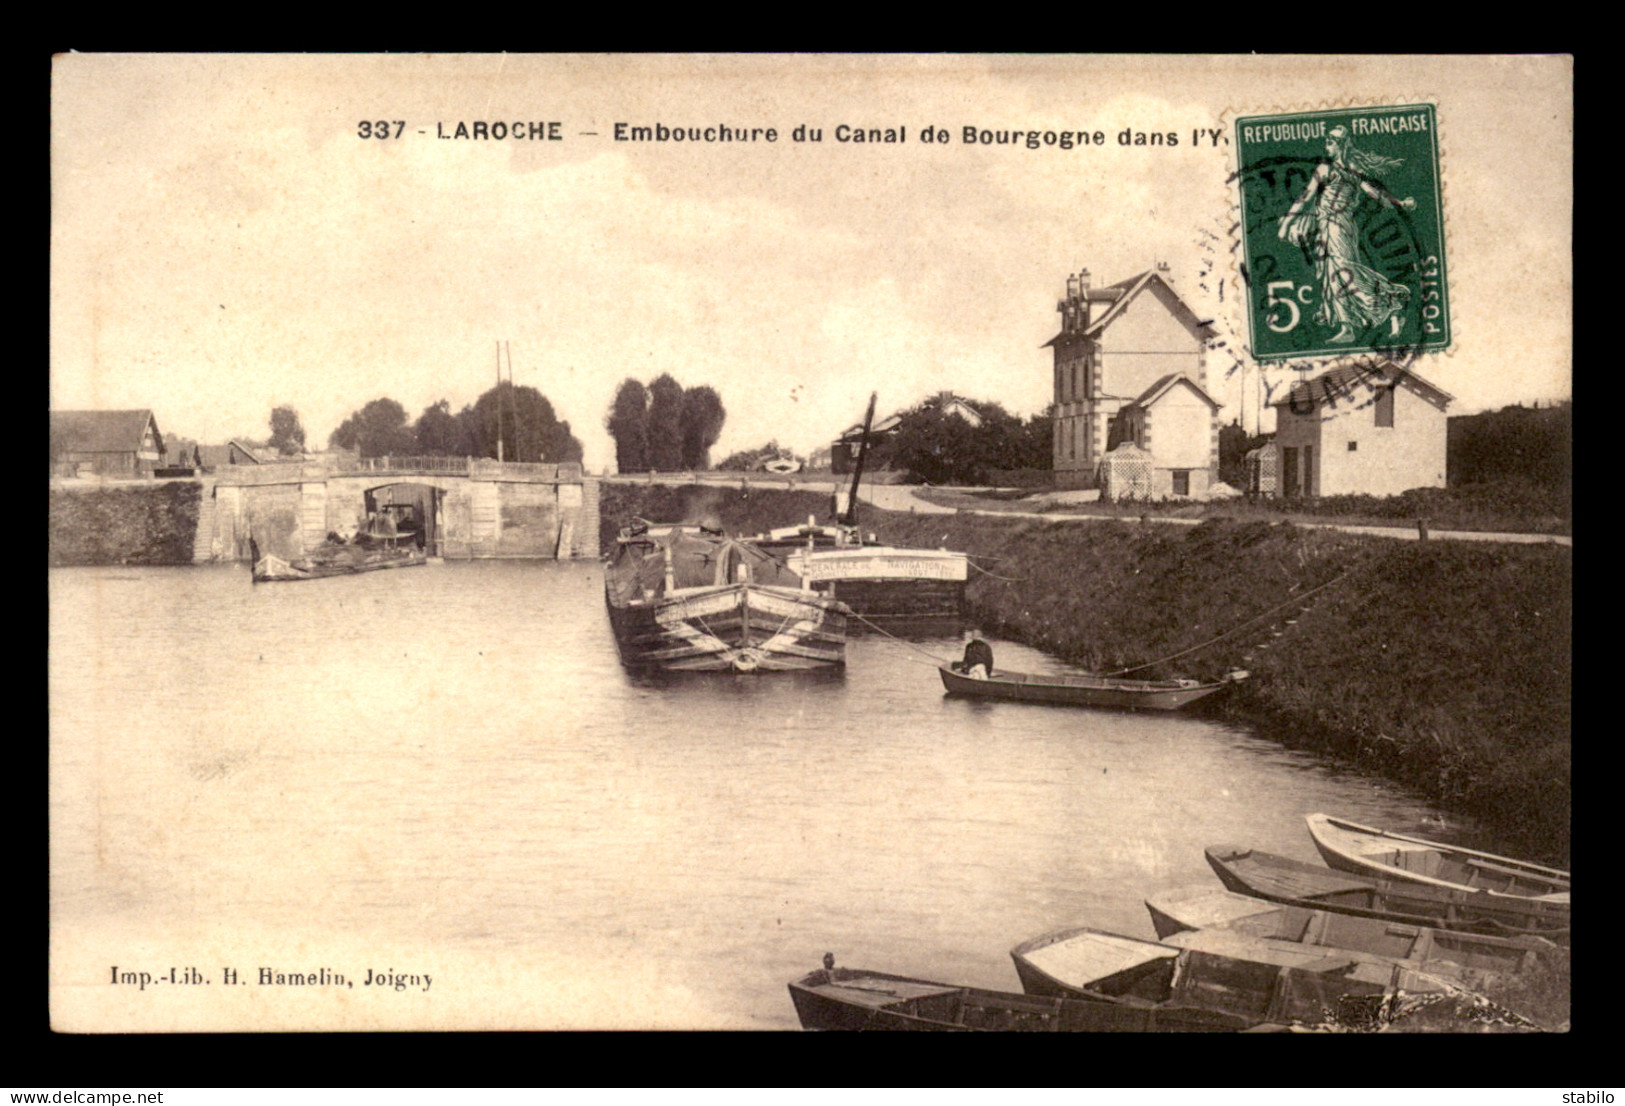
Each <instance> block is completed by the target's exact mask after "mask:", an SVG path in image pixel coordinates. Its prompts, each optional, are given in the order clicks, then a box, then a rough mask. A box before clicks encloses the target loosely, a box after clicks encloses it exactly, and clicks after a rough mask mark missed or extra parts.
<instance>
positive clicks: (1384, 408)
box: [1377, 388, 1394, 427]
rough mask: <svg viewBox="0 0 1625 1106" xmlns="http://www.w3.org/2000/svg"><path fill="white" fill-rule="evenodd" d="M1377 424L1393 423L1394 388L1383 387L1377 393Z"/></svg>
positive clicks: (1391, 424)
mask: <svg viewBox="0 0 1625 1106" xmlns="http://www.w3.org/2000/svg"><path fill="white" fill-rule="evenodd" d="M1377 425H1378V426H1388V427H1391V426H1393V425H1394V390H1393V389H1392V388H1384V389H1382V390H1381V391H1379V392H1378V393H1377Z"/></svg>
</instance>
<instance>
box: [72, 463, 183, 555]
mask: <svg viewBox="0 0 1625 1106" xmlns="http://www.w3.org/2000/svg"><path fill="white" fill-rule="evenodd" d="M201 495H202V489H201V487H200V486H199V485H197V484H195V483H186V482H180V481H177V482H174V483H167V484H150V485H145V484H141V485H125V486H120V487H109V488H73V489H69V488H52V489H51V491H50V496H51V500H50V522H49V530H48V532H47V539H46V540H47V544H48V549H49V553H48V561H47V563H48V564H50V565H53V566H55V565H119V564H127V565H189V564H191V563H192V540H193V537H194V536H195V535H196V533H197V520H198V508H199V503H200V500H201Z"/></svg>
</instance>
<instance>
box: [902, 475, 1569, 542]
mask: <svg viewBox="0 0 1625 1106" xmlns="http://www.w3.org/2000/svg"><path fill="white" fill-rule="evenodd" d="M917 494H919V495H920V497H921V498H923V499H926V500H928V501H930V502H933V503H938V504H941V505H942V506H945V507H975V508H977V509H980V510H1000V509H1003V510H1012V511H1034V510H1036V511H1040V512H1043V513H1047V514H1067V515H1082V516H1088V517H1098V518H1140V517H1142V516H1145V515H1151V516H1154V517H1173V518H1229V519H1237V520H1245V519H1259V520H1264V521H1270V522H1281V521H1289V522H1331V523H1338V524H1343V525H1350V526H1400V527H1404V528H1406V529H1412V528H1414V527H1415V526H1416V520H1417V519H1419V518H1425V519H1427V520H1428V525H1429V526H1430V527H1432V528H1433V529H1437V530H1477V531H1499V532H1506V533H1531V534H1567V533H1570V532H1571V531H1572V517H1571V510H1570V507H1571V504H1570V499H1569V496H1568V493H1567V491H1566V490H1554V489H1550V488H1546V487H1544V486H1541V485H1536V484H1532V483H1529V482H1527V481H1511V480H1503V481H1498V482H1495V483H1486V484H1475V485H1468V486H1465V487H1459V488H1450V489H1446V488H1414V489H1412V490H1410V491H1408V492H1405V493H1403V494H1401V495H1394V496H1371V495H1340V496H1323V497H1321V498H1319V499H1314V500H1293V501H1285V500H1278V499H1270V500H1262V499H1261V500H1255V501H1249V500H1247V499H1244V498H1233V499H1218V500H1211V501H1207V502H1200V501H1194V500H1193V501H1178V500H1167V501H1156V502H1139V501H1130V502H1122V503H1102V502H1093V503H1050V502H1047V501H1046V499H1045V498H1044V493H1034V492H1032V491H1030V490H1024V489H1012V488H997V489H995V488H988V489H980V488H977V489H959V488H929V489H924V490H922V491H920V492H919V493H917Z"/></svg>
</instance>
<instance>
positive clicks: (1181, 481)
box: [1174, 469, 1191, 495]
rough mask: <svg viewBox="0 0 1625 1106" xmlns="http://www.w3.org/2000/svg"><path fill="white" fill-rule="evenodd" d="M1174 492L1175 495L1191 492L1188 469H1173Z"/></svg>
mask: <svg viewBox="0 0 1625 1106" xmlns="http://www.w3.org/2000/svg"><path fill="white" fill-rule="evenodd" d="M1174 494H1175V495H1190V494H1191V473H1190V470H1189V469H1175V470H1174Z"/></svg>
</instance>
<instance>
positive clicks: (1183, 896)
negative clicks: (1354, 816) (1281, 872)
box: [1146, 887, 1559, 980]
mask: <svg viewBox="0 0 1625 1106" xmlns="http://www.w3.org/2000/svg"><path fill="white" fill-rule="evenodd" d="M1146 909H1147V910H1149V911H1150V912H1151V918H1152V924H1153V925H1154V926H1155V927H1156V929H1157V933H1158V936H1159V937H1161V939H1162V940H1163V941H1165V942H1167V943H1168V944H1170V945H1177V946H1181V947H1205V948H1217V949H1218V950H1220V951H1222V949H1223V947H1224V946H1222V945H1221V946H1210V945H1209V944H1208V942H1209V941H1210V940H1212V939H1218V938H1221V937H1224V936H1225V935H1235V936H1237V937H1239V938H1260V939H1262V940H1264V941H1267V942H1270V943H1271V944H1272V946H1273V945H1274V943H1277V942H1279V943H1281V947H1283V948H1291V947H1294V946H1295V947H1298V948H1301V949H1303V950H1305V951H1309V950H1315V949H1320V950H1326V951H1328V952H1339V953H1341V952H1348V953H1354V954H1359V955H1370V956H1374V957H1381V958H1382V959H1383V961H1384V962H1392V963H1396V964H1401V965H1404V966H1405V967H1407V968H1410V969H1413V970H1415V971H1419V972H1428V973H1432V974H1434V975H1438V976H1442V977H1444V978H1447V979H1454V980H1465V979H1467V978H1468V977H1469V976H1471V977H1473V978H1477V979H1480V980H1482V979H1484V978H1486V977H1488V976H1492V975H1493V976H1503V977H1510V976H1516V975H1519V974H1521V973H1523V972H1526V971H1529V970H1531V969H1533V968H1534V967H1536V965H1537V964H1538V963H1539V960H1540V958H1541V956H1542V955H1552V956H1557V955H1559V954H1558V951H1557V947H1556V946H1555V945H1554V944H1552V943H1551V942H1549V941H1545V940H1542V939H1539V938H1535V937H1512V938H1509V937H1490V936H1486V935H1484V934H1481V933H1462V932H1459V931H1456V930H1443V929H1434V928H1432V927H1429V926H1418V925H1406V924H1403V923H1398V922H1391V921H1386V920H1383V919H1378V918H1360V917H1355V916H1354V915H1351V914H1337V913H1334V912H1332V911H1329V910H1311V909H1307V908H1305V907H1300V906H1272V905H1270V904H1268V903H1264V902H1260V901H1259V900H1258V899H1253V898H1248V897H1247V896H1246V895H1239V894H1237V893H1235V892H1234V891H1220V890H1210V889H1209V888H1208V887H1201V888H1186V889H1183V890H1174V891H1169V892H1166V893H1164V894H1162V895H1160V896H1158V897H1157V898H1156V899H1154V900H1152V899H1148V900H1147V901H1146Z"/></svg>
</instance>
